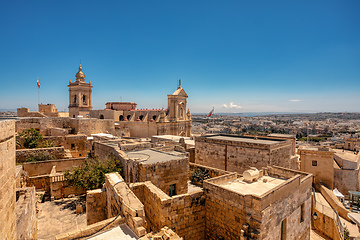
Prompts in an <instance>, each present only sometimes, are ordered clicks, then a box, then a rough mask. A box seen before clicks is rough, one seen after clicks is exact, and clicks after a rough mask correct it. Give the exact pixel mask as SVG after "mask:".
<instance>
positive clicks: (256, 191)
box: [218, 176, 287, 197]
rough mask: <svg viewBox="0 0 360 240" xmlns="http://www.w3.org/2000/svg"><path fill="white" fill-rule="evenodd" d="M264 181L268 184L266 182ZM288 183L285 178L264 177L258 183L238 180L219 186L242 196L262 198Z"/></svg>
mask: <svg viewBox="0 0 360 240" xmlns="http://www.w3.org/2000/svg"><path fill="white" fill-rule="evenodd" d="M264 179H265V180H266V182H264ZM286 181H287V179H283V178H276V177H271V176H262V177H260V178H259V179H258V180H257V181H256V182H252V183H248V182H244V181H243V178H237V179H234V180H231V181H227V182H223V183H220V184H218V185H219V186H221V187H223V188H225V189H228V190H231V191H234V192H237V193H240V194H242V195H255V196H259V197H260V196H261V195H262V194H264V193H266V192H267V191H269V190H271V189H273V188H275V187H277V186H279V185H280V184H282V183H284V182H286Z"/></svg>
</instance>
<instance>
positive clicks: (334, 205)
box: [316, 184, 352, 221]
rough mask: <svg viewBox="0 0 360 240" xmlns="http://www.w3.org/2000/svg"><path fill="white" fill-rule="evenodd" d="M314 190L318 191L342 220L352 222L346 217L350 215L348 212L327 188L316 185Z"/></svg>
mask: <svg viewBox="0 0 360 240" xmlns="http://www.w3.org/2000/svg"><path fill="white" fill-rule="evenodd" d="M316 188H317V189H318V190H320V192H321V194H322V195H323V197H324V198H325V199H326V201H327V202H328V203H329V204H330V206H331V207H332V208H333V209H334V210H335V211H336V212H337V213H338V214H339V215H340V216H341V217H342V218H345V219H346V220H348V221H352V220H351V219H350V218H349V217H348V213H350V211H349V210H347V209H346V208H345V207H344V205H343V204H342V203H341V202H340V201H339V199H338V198H337V197H336V196H335V194H334V192H333V191H332V190H330V189H328V188H327V187H325V186H323V185H321V184H317V185H316Z"/></svg>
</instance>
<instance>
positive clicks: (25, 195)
mask: <svg viewBox="0 0 360 240" xmlns="http://www.w3.org/2000/svg"><path fill="white" fill-rule="evenodd" d="M16 194H17V195H18V199H17V201H16V219H17V221H16V235H17V237H16V239H37V213H36V198H35V188H34V187H27V188H20V189H17V190H16Z"/></svg>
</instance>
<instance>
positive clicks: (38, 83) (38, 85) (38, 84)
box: [37, 78, 40, 110]
mask: <svg viewBox="0 0 360 240" xmlns="http://www.w3.org/2000/svg"><path fill="white" fill-rule="evenodd" d="M37 87H38V110H40V109H39V105H40V82H39V78H38V79H37Z"/></svg>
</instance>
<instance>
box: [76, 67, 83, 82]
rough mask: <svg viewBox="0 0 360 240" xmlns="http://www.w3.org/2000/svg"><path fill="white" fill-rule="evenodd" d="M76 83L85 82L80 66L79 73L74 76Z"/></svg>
mask: <svg viewBox="0 0 360 240" xmlns="http://www.w3.org/2000/svg"><path fill="white" fill-rule="evenodd" d="M75 77H76V81H85V74H84V73H83V72H82V67H81V64H80V66H79V71H78V72H77V73H76V75H75Z"/></svg>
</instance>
